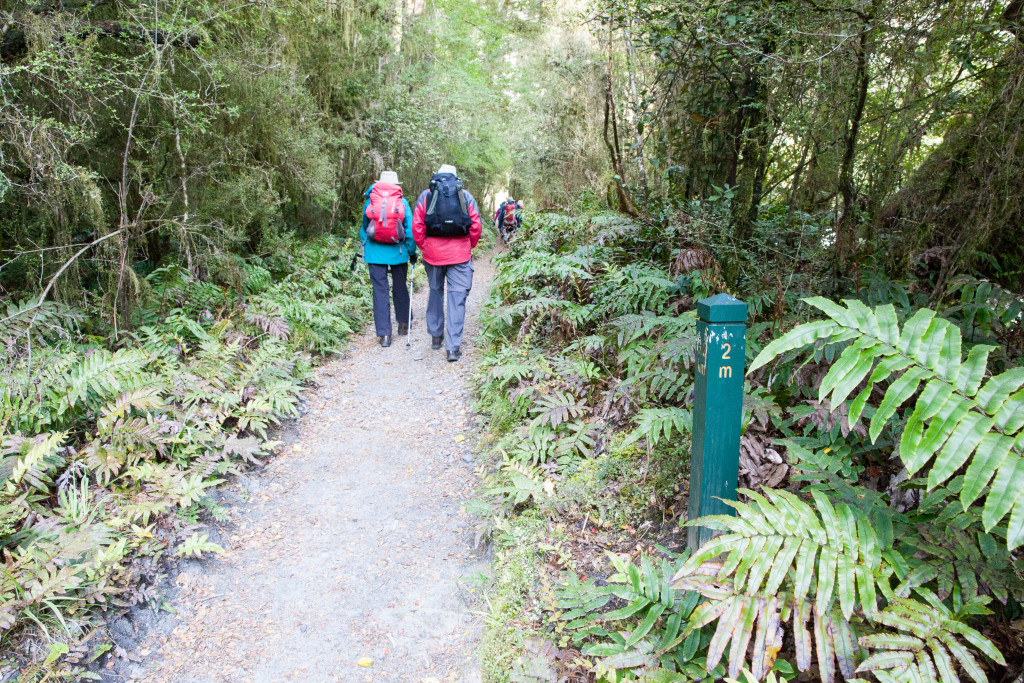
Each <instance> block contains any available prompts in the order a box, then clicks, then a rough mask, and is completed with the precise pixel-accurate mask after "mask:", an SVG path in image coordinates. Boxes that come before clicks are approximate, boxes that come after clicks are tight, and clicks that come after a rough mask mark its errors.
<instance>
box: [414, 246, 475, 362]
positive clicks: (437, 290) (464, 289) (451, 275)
mask: <svg viewBox="0 0 1024 683" xmlns="http://www.w3.org/2000/svg"><path fill="white" fill-rule="evenodd" d="M423 266H424V267H425V268H426V271H427V281H428V282H429V283H430V296H429V297H428V298H427V332H429V333H430V336H431V337H440V336H442V335H443V336H444V345H445V348H446V349H448V350H449V351H452V350H454V349H456V348H458V347H459V346H460V345H461V344H462V328H463V327H464V326H465V324H466V297H468V296H469V290H470V289H472V288H473V259H472V258H470V259H469V260H468V261H466V262H465V263H456V264H453V265H450V266H432V265H430V264H429V263H426V262H424V263H423ZM446 282H447V284H448V297H447V298H448V324H447V327H446V326H445V311H444V299H445V292H444V286H445V283H446ZM446 331H447V334H445V332H446Z"/></svg>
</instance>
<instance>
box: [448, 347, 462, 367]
mask: <svg viewBox="0 0 1024 683" xmlns="http://www.w3.org/2000/svg"><path fill="white" fill-rule="evenodd" d="M460 358H462V349H460V348H459V347H457V346H456V347H455V348H454V349H451V350H449V351H448V362H449V363H454V362H455V361H457V360H458V359H460Z"/></svg>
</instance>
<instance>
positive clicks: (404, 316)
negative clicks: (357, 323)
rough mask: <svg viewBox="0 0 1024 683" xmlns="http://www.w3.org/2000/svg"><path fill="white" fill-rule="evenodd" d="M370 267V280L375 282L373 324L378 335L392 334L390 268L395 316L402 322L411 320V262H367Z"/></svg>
mask: <svg viewBox="0 0 1024 683" xmlns="http://www.w3.org/2000/svg"><path fill="white" fill-rule="evenodd" d="M366 266H367V267H368V268H369V269H370V282H371V283H373V325H374V327H376V328H377V336H378V337H383V336H384V335H386V334H387V335H389V334H391V305H390V303H389V302H388V270H391V279H392V281H393V284H392V286H391V292H392V295H393V297H394V300H395V317H396V318H397V319H398V322H400V323H406V322H409V284H408V282H406V278H407V277H408V276H409V264H408V263H400V264H399V265H397V266H384V265H380V264H378V263H367V264H366Z"/></svg>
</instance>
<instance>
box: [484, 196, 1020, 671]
mask: <svg viewBox="0 0 1024 683" xmlns="http://www.w3.org/2000/svg"><path fill="white" fill-rule="evenodd" d="M714 220H715V209H714V207H711V208H710V209H707V208H704V209H701V208H698V207H695V210H694V212H693V214H692V215H690V216H684V217H683V219H681V220H673V221H671V222H664V223H662V224H648V223H644V222H641V221H631V220H627V219H625V218H622V217H619V216H615V215H608V214H598V215H584V216H581V217H567V216H559V215H531V216H529V217H528V219H527V221H526V224H525V226H524V229H523V230H522V231H521V232H520V234H519V235H517V236H516V238H515V240H514V241H513V242H512V244H511V245H510V247H509V249H508V250H507V251H505V252H504V253H503V254H502V255H500V256H499V257H498V258H497V264H498V268H497V275H496V278H495V280H494V286H493V290H492V295H491V300H490V302H489V304H488V309H487V314H486V317H485V323H484V329H483V337H484V343H485V345H486V354H485V357H484V358H483V359H482V361H481V362H480V363H479V365H478V371H477V379H476V383H477V395H478V401H479V406H480V409H481V410H482V412H483V413H484V414H485V415H488V416H490V421H491V423H490V435H489V436H490V443H491V452H492V462H491V467H490V469H489V473H488V475H487V477H486V480H485V486H484V488H483V491H482V495H481V496H480V500H479V501H478V502H477V503H476V507H477V512H478V514H479V515H480V517H481V526H482V533H484V534H490V535H491V537H492V538H493V539H494V541H495V543H496V548H497V552H496V555H497V561H496V567H497V578H496V579H495V582H496V585H495V586H494V587H493V588H492V595H494V596H496V597H495V598H494V602H493V603H492V612H491V618H490V621H489V622H488V630H487V635H486V639H485V643H486V647H485V649H484V660H485V674H486V675H485V680H488V681H517V682H518V681H530V682H537V681H563V680H568V681H606V682H619V681H631V680H645V681H691V680H702V679H705V678H707V677H709V676H711V677H713V678H724V677H726V676H728V677H729V678H731V679H740V678H741V675H742V674H743V672H747V678H749V679H750V680H767V679H769V678H771V677H773V676H775V677H779V678H781V679H792V678H795V677H796V676H798V675H800V676H805V677H806V676H810V677H812V678H817V679H820V680H823V681H832V680H836V679H839V678H842V679H845V680H878V681H883V682H885V681H895V680H923V681H932V680H936V681H956V680H960V679H962V678H970V679H973V680H976V681H979V683H980V682H981V681H985V680H999V679H1000V678H1003V677H1010V678H1008V679H1007V680H1009V679H1011V678H1012V676H1015V675H1017V673H1019V668H1020V666H1021V664H1022V662H1021V661H1020V656H1021V650H1022V648H1021V643H1020V642H1019V637H1017V636H1014V635H1012V634H1013V633H1014V630H1013V628H1014V627H1013V626H1012V624H1015V623H1020V619H1021V617H1022V616H1024V612H1022V609H1021V606H1020V603H1019V600H1020V599H1021V598H1022V596H1024V579H1022V575H1021V573H1020V570H1019V565H1018V559H1019V558H1018V552H1019V546H1021V545H1022V543H1024V495H1022V487H1021V486H1020V480H1021V474H1020V473H1021V471H1022V470H1021V469H1019V468H1022V467H1024V458H1022V455H1021V454H1022V444H1024V436H1022V434H1024V432H1022V427H1024V389H1022V387H1024V370H1022V369H1021V367H1020V355H1019V354H1020V345H1019V343H1018V337H1019V335H1020V334H1021V322H1020V311H1021V299H1020V297H1017V296H1015V295H1012V294H1010V293H1009V292H1006V291H1005V290H1001V289H999V288H998V287H996V286H995V285H993V284H992V283H989V282H985V281H980V280H974V279H971V278H969V277H967V276H962V277H958V278H954V279H952V280H951V283H950V284H949V285H948V287H947V288H946V289H945V290H943V291H941V292H938V293H932V292H927V291H926V290H925V289H924V288H923V287H921V283H920V282H916V283H915V282H914V281H913V280H912V278H910V277H908V278H907V279H906V280H892V279H887V278H886V277H885V276H883V275H881V274H880V273H879V272H878V271H875V270H871V269H865V275H864V277H863V278H862V279H861V280H860V282H859V283H857V284H856V286H855V287H854V288H853V289H852V290H851V291H849V292H848V293H847V294H846V295H845V296H846V298H845V299H844V300H843V301H842V303H839V302H836V301H832V300H829V299H824V298H821V297H811V296H810V295H811V294H813V293H814V292H815V291H820V290H821V288H820V287H818V286H817V284H816V283H817V282H818V281H819V280H820V278H822V277H823V273H822V272H821V271H818V270H816V266H815V265H814V264H815V259H814V254H813V252H806V251H805V247H803V246H799V247H791V246H789V244H790V243H788V242H787V241H786V239H785V234H784V233H783V232H780V231H778V230H768V229H767V227H771V226H767V227H766V228H765V232H764V234H763V235H760V236H759V238H758V240H755V241H756V242H757V243H758V244H761V245H762V248H763V252H755V253H752V254H749V255H747V257H748V259H749V262H748V263H747V267H745V268H742V269H740V270H741V272H742V275H740V276H738V277H736V278H733V279H729V280H727V279H726V277H725V276H723V273H722V268H721V267H720V266H719V259H718V255H717V254H716V253H714V251H713V250H711V249H708V248H705V247H702V246H700V245H703V244H709V243H710V242H709V241H708V240H707V239H704V236H703V233H702V231H703V230H705V229H706V228H707V225H708V224H709V223H711V222H713V221H714ZM802 229H804V230H806V229H807V228H806V226H804V227H803V228H802ZM823 230H824V229H823ZM811 243H813V240H812V241H811ZM800 244H804V242H803V241H801V243H800ZM801 250H804V251H801ZM772 259H774V261H772ZM772 263H773V264H774V267H790V268H793V269H794V274H793V277H791V278H790V280H789V282H790V286H789V287H787V288H782V287H779V286H776V283H773V282H772V279H771V278H770V277H767V273H769V272H770V268H771V267H772V266H771V265H765V264H772ZM762 271H763V273H764V275H762V274H761V273H762ZM718 291H729V292H730V293H733V294H735V295H737V296H739V297H740V298H743V299H744V300H746V301H747V302H748V305H749V308H750V317H749V319H748V322H749V332H748V340H749V341H748V348H747V363H746V365H747V367H748V368H750V371H749V372H748V375H747V378H746V381H745V385H744V394H745V396H744V414H743V420H742V435H741V446H740V486H741V491H740V493H739V502H737V503H736V504H735V507H736V515H735V516H725V517H720V518H709V519H704V520H702V522H701V523H702V524H703V525H705V526H710V527H713V528H716V529H719V530H720V532H721V534H720V535H719V536H718V537H717V538H716V539H715V540H713V541H712V542H710V543H708V544H707V545H706V546H705V547H703V548H702V549H701V550H700V551H699V552H698V553H697V554H695V555H691V554H690V553H691V551H690V550H689V549H687V548H685V547H684V546H685V534H684V533H681V532H683V531H685V529H683V528H681V527H682V526H684V525H685V524H686V520H687V515H686V500H687V497H688V471H687V464H688V462H689V451H690V432H691V428H692V401H693V382H694V371H695V370H694V351H695V346H696V341H697V340H696V336H697V331H696V316H695V312H694V304H695V302H696V301H697V300H699V299H701V298H704V297H706V296H708V295H710V294H713V293H716V292H718ZM822 315H824V318H823V319H822ZM808 321H810V322H808ZM787 330H788V332H787ZM524 520H529V522H528V523H527V522H524ZM538 520H542V521H543V525H538ZM524 529H528V530H530V532H529V533H526V532H525V531H524ZM531 539H532V542H533V547H532V548H531V549H529V550H527V549H525V548H524V545H526V544H528V543H530V542H531ZM531 556H536V558H537V559H536V563H535V565H534V567H533V569H532V570H531V569H530V568H529V567H528V566H526V563H527V561H528V559H529V558H530V557H531ZM509 567H515V569H514V571H512V570H510V569H508V568H509ZM512 574H514V575H515V576H518V577H520V578H521V579H524V580H532V584H531V586H529V587H522V586H518V587H517V588H516V591H515V592H514V598H515V599H512V597H510V595H512V594H511V593H510V592H509V589H508V585H507V584H508V579H507V577H508V576H510V575H512ZM1014 672H1017V673H1014Z"/></svg>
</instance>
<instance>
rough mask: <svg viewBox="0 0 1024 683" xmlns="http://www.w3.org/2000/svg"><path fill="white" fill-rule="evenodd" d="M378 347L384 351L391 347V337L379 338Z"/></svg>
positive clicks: (386, 335) (387, 335)
mask: <svg viewBox="0 0 1024 683" xmlns="http://www.w3.org/2000/svg"><path fill="white" fill-rule="evenodd" d="M380 345H381V346H383V347H384V348H385V349H386V348H387V347H389V346H391V335H390V334H385V335H384V336H383V337H381V338H380Z"/></svg>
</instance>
